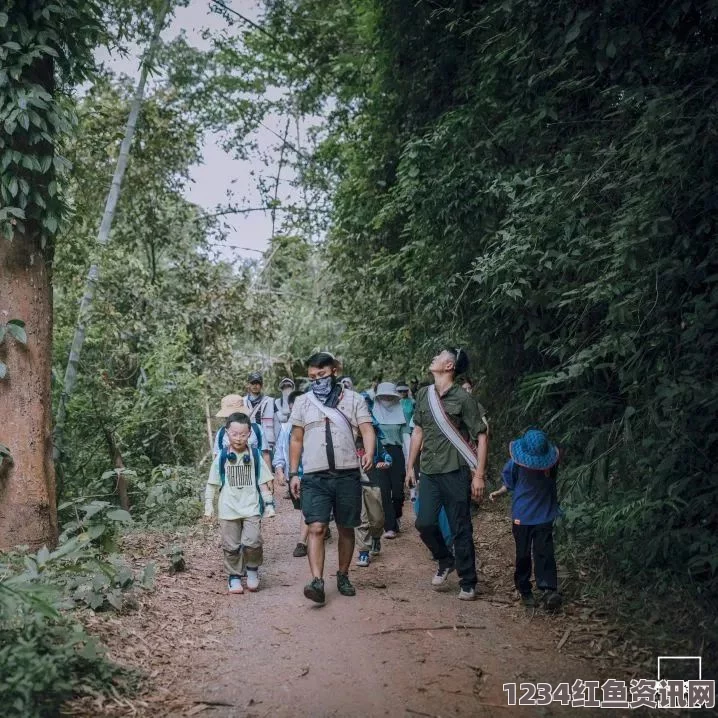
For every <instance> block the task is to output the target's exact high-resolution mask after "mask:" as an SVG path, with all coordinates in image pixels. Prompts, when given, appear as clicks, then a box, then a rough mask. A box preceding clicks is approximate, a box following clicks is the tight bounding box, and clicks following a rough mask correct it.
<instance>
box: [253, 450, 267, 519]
mask: <svg viewBox="0 0 718 718" xmlns="http://www.w3.org/2000/svg"><path fill="white" fill-rule="evenodd" d="M252 461H254V485H255V486H256V487H257V493H258V494H259V515H260V516H261V515H262V514H263V513H264V499H263V498H262V489H261V488H260V487H259V474H260V470H261V466H260V464H259V462H260V461H263V459H262V456H261V454H260V453H259V449H257V447H256V446H253V447H252Z"/></svg>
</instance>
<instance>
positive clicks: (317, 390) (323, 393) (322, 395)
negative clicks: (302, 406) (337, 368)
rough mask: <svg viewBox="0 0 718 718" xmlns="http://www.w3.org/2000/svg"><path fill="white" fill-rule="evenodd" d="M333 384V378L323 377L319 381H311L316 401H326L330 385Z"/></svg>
mask: <svg viewBox="0 0 718 718" xmlns="http://www.w3.org/2000/svg"><path fill="white" fill-rule="evenodd" d="M333 384H334V377H331V376H324V377H321V378H320V379H314V381H312V391H313V392H314V395H315V396H316V397H317V399H322V400H324V399H326V398H327V397H328V396H329V394H330V393H331V391H332V385H333Z"/></svg>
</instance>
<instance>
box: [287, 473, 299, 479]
mask: <svg viewBox="0 0 718 718" xmlns="http://www.w3.org/2000/svg"><path fill="white" fill-rule="evenodd" d="M295 476H299V472H298V471H290V472H289V478H290V479H293V478H294V477H295Z"/></svg>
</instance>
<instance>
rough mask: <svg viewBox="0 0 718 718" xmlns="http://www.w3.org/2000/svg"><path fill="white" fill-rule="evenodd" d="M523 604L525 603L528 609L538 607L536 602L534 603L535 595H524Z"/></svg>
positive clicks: (522, 596) (522, 595)
mask: <svg viewBox="0 0 718 718" xmlns="http://www.w3.org/2000/svg"><path fill="white" fill-rule="evenodd" d="M521 603H523V605H524V606H525V607H526V608H534V607H535V606H536V601H534V595H533V593H522V594H521Z"/></svg>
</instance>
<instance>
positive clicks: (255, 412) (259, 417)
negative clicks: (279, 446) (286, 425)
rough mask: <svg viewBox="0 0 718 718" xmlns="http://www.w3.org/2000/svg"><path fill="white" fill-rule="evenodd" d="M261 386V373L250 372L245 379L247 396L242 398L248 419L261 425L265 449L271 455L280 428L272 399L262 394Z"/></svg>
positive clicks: (262, 382)
mask: <svg viewBox="0 0 718 718" xmlns="http://www.w3.org/2000/svg"><path fill="white" fill-rule="evenodd" d="M263 386H264V378H263V377H262V373H261V372H258V371H254V372H252V373H251V374H250V375H249V376H248V377H247V395H246V396H245V397H244V403H245V405H246V406H247V410H248V412H249V418H250V419H251V420H252V421H254V422H256V423H257V424H260V425H261V427H262V430H263V431H264V436H265V437H266V439H267V448H268V449H269V451H270V453H271V452H273V451H274V444H275V443H276V440H277V437H278V436H279V431H280V429H281V428H282V427H281V423H280V421H279V417H278V416H277V415H276V412H275V410H274V399H273V398H272V397H271V396H267V395H266V394H263V393H262V388H263Z"/></svg>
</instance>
